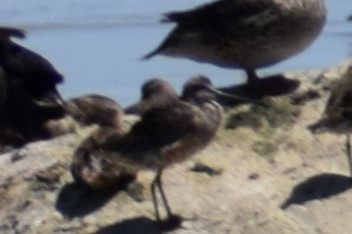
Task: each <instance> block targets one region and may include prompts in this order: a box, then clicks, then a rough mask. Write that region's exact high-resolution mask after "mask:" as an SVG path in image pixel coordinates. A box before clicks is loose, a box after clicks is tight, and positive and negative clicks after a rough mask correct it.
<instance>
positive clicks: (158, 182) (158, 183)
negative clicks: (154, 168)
mask: <svg viewBox="0 0 352 234" xmlns="http://www.w3.org/2000/svg"><path fill="white" fill-rule="evenodd" d="M162 172H163V168H160V169H159V170H158V172H157V174H156V176H155V179H154V181H153V183H152V186H153V187H154V188H153V190H154V191H152V195H153V203H154V206H155V215H156V218H157V220H158V221H160V214H159V210H158V207H157V201H156V194H155V186H157V187H158V189H159V191H160V194H161V199H162V200H163V205H164V207H165V210H166V215H167V220H170V219H171V217H172V212H171V208H170V205H169V203H168V201H167V198H166V196H165V192H164V190H163V187H162V181H161V176H162Z"/></svg>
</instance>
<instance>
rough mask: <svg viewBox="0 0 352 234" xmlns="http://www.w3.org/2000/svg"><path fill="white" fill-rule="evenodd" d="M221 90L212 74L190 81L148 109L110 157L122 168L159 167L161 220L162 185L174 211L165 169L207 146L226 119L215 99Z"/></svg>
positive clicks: (157, 185)
mask: <svg viewBox="0 0 352 234" xmlns="http://www.w3.org/2000/svg"><path fill="white" fill-rule="evenodd" d="M215 93H217V94H218V93H219V91H217V90H215V89H214V88H213V86H212V84H211V82H210V80H209V79H208V78H205V77H196V78H193V79H191V80H190V81H188V82H187V83H186V85H185V87H184V90H183V93H182V96H181V98H180V99H174V100H173V101H170V102H167V105H160V106H158V105H156V106H154V107H153V108H151V109H149V110H148V111H147V112H145V113H144V114H143V115H142V117H141V120H140V121H139V122H137V123H136V124H135V125H134V126H133V127H132V129H131V130H130V132H128V133H127V134H126V136H124V137H123V138H122V139H120V140H119V141H118V142H117V143H116V144H114V145H112V146H111V147H109V148H110V149H114V150H113V151H112V152H111V154H110V155H109V157H110V158H111V159H112V160H114V161H115V163H116V164H117V165H118V166H119V168H125V169H126V170H127V171H129V172H131V173H134V172H136V171H138V170H140V169H151V170H154V171H156V176H155V178H154V180H153V182H152V184H151V192H152V198H153V204H154V208H155V215H156V219H157V221H160V220H161V219H160V214H159V209H158V205H157V198H156V190H157V189H158V190H159V192H160V194H161V198H162V202H163V205H164V208H165V210H166V214H167V218H168V219H167V220H171V218H172V217H174V216H172V212H171V209H170V206H169V204H168V202H167V199H166V196H165V193H164V191H163V188H162V181H161V177H162V172H163V170H164V169H165V168H166V167H168V166H170V165H172V164H173V163H177V162H181V161H183V160H186V159H187V158H189V157H190V156H192V155H193V154H194V153H196V152H197V151H199V150H201V149H203V148H204V147H206V146H207V145H208V144H209V143H210V141H211V140H212V138H213V137H214V135H215V133H216V131H217V129H218V128H219V126H220V123H221V119H222V108H221V107H220V106H219V105H218V104H217V103H216V102H215V98H216V95H217V94H215Z"/></svg>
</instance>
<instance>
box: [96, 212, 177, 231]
mask: <svg viewBox="0 0 352 234" xmlns="http://www.w3.org/2000/svg"><path fill="white" fill-rule="evenodd" d="M181 222H182V218H181V217H180V216H173V217H171V219H170V220H168V221H162V222H161V223H158V222H156V221H154V220H151V219H149V218H146V217H136V218H132V219H127V220H123V221H122V222H119V223H116V224H113V225H110V226H107V227H104V228H102V229H100V230H99V231H97V232H96V233H95V234H116V233H119V234H141V233H143V234H161V233H165V232H167V231H172V230H175V229H177V228H179V227H180V226H181Z"/></svg>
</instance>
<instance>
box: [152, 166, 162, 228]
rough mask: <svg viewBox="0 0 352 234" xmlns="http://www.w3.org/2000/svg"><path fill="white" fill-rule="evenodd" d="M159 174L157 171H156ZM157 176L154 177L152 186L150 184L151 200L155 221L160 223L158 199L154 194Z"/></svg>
mask: <svg viewBox="0 0 352 234" xmlns="http://www.w3.org/2000/svg"><path fill="white" fill-rule="evenodd" d="M158 174H159V171H158ZM158 174H157V175H156V176H155V178H154V180H153V182H152V184H151V191H152V199H153V205H154V212H155V217H156V221H157V222H160V221H161V219H160V214H159V209H158V199H157V197H156V193H155V188H156V186H157V177H158Z"/></svg>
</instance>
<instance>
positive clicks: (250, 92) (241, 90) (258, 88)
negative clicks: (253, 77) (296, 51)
mask: <svg viewBox="0 0 352 234" xmlns="http://www.w3.org/2000/svg"><path fill="white" fill-rule="evenodd" d="M299 85H300V82H299V81H297V80H291V79H287V78H285V77H284V76H283V75H280V74H279V75H273V76H269V77H266V78H264V79H260V80H259V81H258V82H256V83H255V84H252V85H248V84H241V85H235V86H231V87H223V88H219V90H221V91H223V92H225V93H229V94H234V95H240V96H243V97H248V98H252V99H261V98H263V97H265V96H279V95H284V94H288V93H291V92H293V91H294V90H296V89H297V88H298V87H299ZM218 101H219V102H220V103H221V104H222V105H225V106H226V105H228V106H232V105H238V104H241V103H243V101H238V100H233V99H231V98H226V97H219V100H218Z"/></svg>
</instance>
